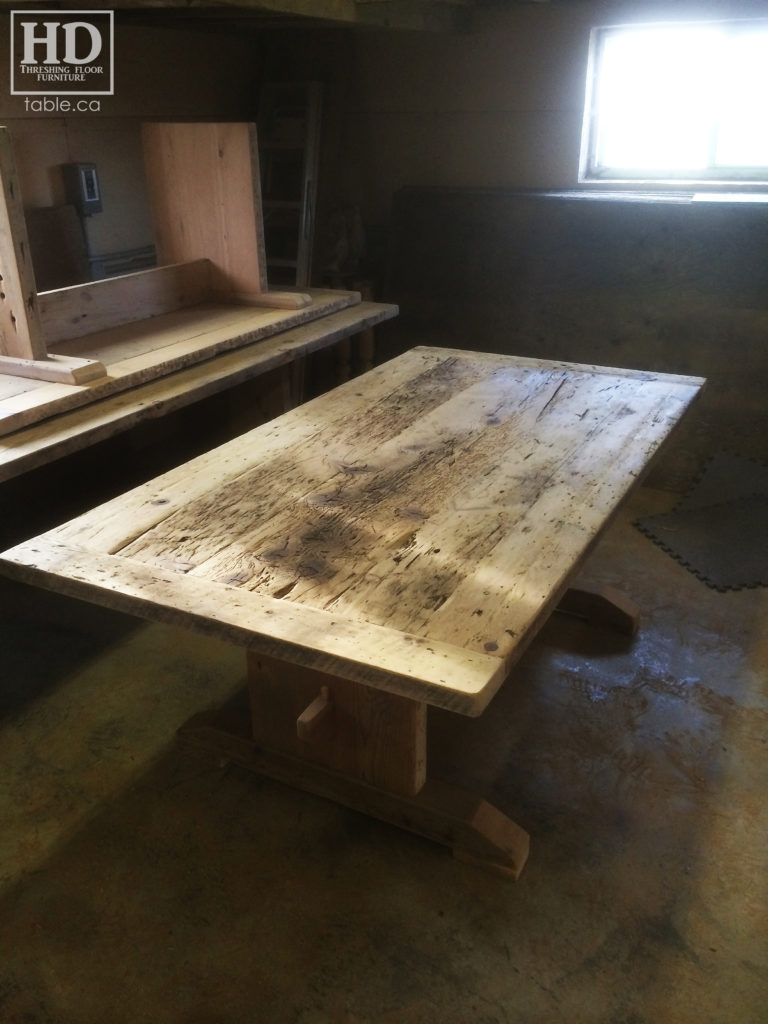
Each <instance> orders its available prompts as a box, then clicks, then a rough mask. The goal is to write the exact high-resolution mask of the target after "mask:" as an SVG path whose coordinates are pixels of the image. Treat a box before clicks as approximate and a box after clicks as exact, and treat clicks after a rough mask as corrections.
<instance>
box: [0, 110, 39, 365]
mask: <svg viewBox="0 0 768 1024" xmlns="http://www.w3.org/2000/svg"><path fill="white" fill-rule="evenodd" d="M0 355H6V356H16V357H18V358H20V359H45V356H46V347H45V341H44V338H43V331H42V326H41V323H40V311H39V309H38V302H37V286H36V284H35V273H34V270H33V267H32V253H31V251H30V248H29V239H28V238H27V226H26V223H25V220H24V207H23V205H22V198H21V187H20V185H19V181H18V177H17V174H16V164H15V161H14V159H13V150H12V148H11V140H10V136H9V134H8V130H7V128H0Z"/></svg>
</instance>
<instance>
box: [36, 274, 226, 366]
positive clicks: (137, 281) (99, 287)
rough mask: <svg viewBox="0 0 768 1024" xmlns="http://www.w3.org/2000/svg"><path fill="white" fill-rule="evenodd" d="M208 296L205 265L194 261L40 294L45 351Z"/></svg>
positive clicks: (209, 281)
mask: <svg viewBox="0 0 768 1024" xmlns="http://www.w3.org/2000/svg"><path fill="white" fill-rule="evenodd" d="M211 291H212V288H211V263H210V260H195V261H194V262H193V263H177V264H174V265H173V266H168V267H153V268H152V269H151V270H141V271H138V272H137V273H135V274H122V275H121V276H119V277H110V278H106V279H105V280H103V281H89V282H88V283H87V284H77V285H71V286H70V287H69V288H57V289H55V290H54V291H50V292H40V293H39V294H38V303H39V307H40V321H41V323H42V328H43V336H44V338H45V342H46V345H47V347H48V348H49V349H50V348H52V347H53V346H55V345H58V344H59V343H60V342H62V341H70V340H72V339H79V338H82V337H83V335H89V334H94V333H95V332H96V331H106V330H110V329H111V328H113V327H120V326H122V325H123V324H130V323H135V322H136V321H138V320H146V319H148V318H149V317H153V316H160V314H162V313H171V312H173V311H174V310H177V309H186V308H187V307H189V306H199V305H201V304H202V303H204V302H207V301H209V299H210V298H211Z"/></svg>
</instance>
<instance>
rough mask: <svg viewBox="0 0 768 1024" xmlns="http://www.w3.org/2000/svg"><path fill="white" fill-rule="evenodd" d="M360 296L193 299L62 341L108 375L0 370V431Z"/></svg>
mask: <svg viewBox="0 0 768 1024" xmlns="http://www.w3.org/2000/svg"><path fill="white" fill-rule="evenodd" d="M359 301H360V296H359V294H358V293H357V292H331V291H317V292H314V293H313V302H312V305H311V306H308V307H305V308H303V309H296V310H274V309H262V308H259V307H247V306H242V305H240V306H229V305H225V306H206V305H203V306H194V307H191V308H189V309H185V310H178V311H176V312H174V313H165V314H161V315H159V316H156V317H151V318H150V319H148V320H141V321H138V322H136V323H132V324H127V325H124V326H122V327H115V328H112V329H111V330H108V331H97V332H95V333H94V334H92V335H88V336H87V338H79V339H77V340H72V341H67V342H62V343H61V344H59V345H57V346H56V347H55V354H61V355H67V356H73V357H76V358H83V359H93V360H96V361H98V362H101V363H103V364H104V366H105V368H106V369H107V373H108V375H109V376H108V378H107V379H102V380H99V381H94V382H91V383H89V384H86V385H84V386H82V387H76V386H75V387H73V386H70V385H63V384H52V383H47V382H44V381H33V380H29V381H25V382H24V384H23V385H22V386H20V385H19V382H18V378H12V377H7V376H5V377H4V376H3V375H2V374H0V436H2V435H3V434H9V433H12V432H13V431H15V430H20V429H22V428H24V427H28V426H30V425H32V424H34V423H39V422H40V421H41V420H44V419H47V418H49V417H51V416H56V415H59V414H61V413H66V412H70V411H71V410H73V409H77V408H80V407H82V406H84V405H87V404H88V403H90V402H95V401H99V400H100V399H102V398H107V397H109V396H110V395H113V394H117V393H118V392H120V391H125V390H127V389H128V388H132V387H136V386H138V385H141V384H145V383H147V382H148V381H151V380H155V379H157V378H158V377H162V376H165V375H167V374H170V373H175V372H177V371H178V370H182V369H184V368H185V367H188V366H192V365H194V364H195V363H199V362H202V361H203V360H206V359H211V358H213V357H215V356H217V355H219V354H220V353H223V352H228V351H230V350H232V349H235V348H239V347H242V346H244V345H250V344H253V343H254V342H256V341H259V340H261V339H262V338H268V337H271V336H272V335H274V334H277V333H279V332H280V331H285V330H289V329H291V328H293V327H297V326H299V325H301V324H304V323H309V322H311V321H313V320H316V319H318V318H320V317H322V316H325V315H327V314H328V313H333V312H337V311H339V310H341V309H345V308H347V307H348V306H353V305H357V304H358V303H359Z"/></svg>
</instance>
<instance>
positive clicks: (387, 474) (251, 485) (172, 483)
mask: <svg viewBox="0 0 768 1024" xmlns="http://www.w3.org/2000/svg"><path fill="white" fill-rule="evenodd" d="M702 384H703V382H702V380H701V379H700V378H691V377H680V376H671V375H663V374H650V373H648V374H644V373H640V372H637V371H624V370H614V369H609V368H603V367H589V366H580V365H575V364H563V363H549V362H543V361H539V360H531V359H520V358H516V357H509V356H498V355H490V354H477V353H465V352H459V351H451V350H443V349H424V348H419V349H414V350H412V351H411V352H408V353H406V354H405V355H403V356H400V357H398V358H397V359H395V360H393V361H391V362H390V363H386V364H383V365H382V366H379V367H377V368H376V369H374V370H372V371H371V372H370V373H368V374H366V375H365V376H364V377H361V378H356V379H355V380H352V381H350V382H348V383H347V384H345V385H343V386H341V387H340V388H337V389H336V390H335V391H334V392H331V393H330V394H328V395H324V396H322V397H321V398H319V399H316V400H314V401H313V402H309V403H307V405H305V406H302V407H300V408H298V409H295V410H293V411H292V412H290V413H288V414H286V415H284V416H281V417H280V418H279V419H278V420H275V421H273V422H271V423H269V424H265V425H264V426H263V427H259V428H257V429H256V430H255V431H251V432H250V433H248V434H245V435H243V436H242V437H240V438H238V439H236V440H235V441H233V442H230V443H229V444H228V445H224V446H222V447H221V448H219V449H217V450H216V451H215V452H213V453H209V454H208V455H207V456H203V457H202V458H200V459H195V460H192V461H191V462H189V463H188V464H187V465H186V466H183V467H179V468H178V469H176V470H174V471H172V472H171V473H168V474H165V475H164V476H163V477H160V478H158V479H157V480H155V481H152V482H151V483H149V484H146V485H144V486H143V487H141V488H137V489H136V490H134V491H132V492H129V493H128V494H126V495H123V496H121V497H120V498H117V499H115V500H114V501H112V502H109V503H107V504H106V505H104V506H102V507H101V508H99V509H97V510H94V511H93V512H91V513H89V514H87V515H85V516H82V517H80V518H79V519H76V520H73V521H72V522H71V523H69V524H65V525H64V526H62V527H60V528H57V529H56V530H54V531H51V533H50V534H47V535H43V536H42V537H40V538H37V539H36V540H35V541H34V542H30V543H29V544H28V545H26V546H22V548H20V549H16V550H15V551H11V552H8V553H6V555H5V556H4V563H3V564H4V571H9V570H10V571H14V572H15V574H16V575H19V574H20V575H21V578H26V579H28V580H29V581H32V582H34V581H35V580H36V579H40V580H44V581H45V582H47V584H48V585H51V586H53V587H54V588H57V587H61V586H63V585H73V584H76V585H77V587H78V589H79V590H80V592H81V593H82V594H83V596H90V597H91V598H92V599H93V600H96V601H101V602H105V601H106V600H107V599H109V600H114V599H115V598H114V595H115V594H121V595H122V597H123V599H124V604H123V605H122V606H125V607H129V608H130V607H133V608H134V610H135V611H136V613H137V614H140V615H146V616H148V617H153V616H155V615H159V614H160V613H159V611H158V609H159V608H160V607H161V606H162V608H164V609H165V610H164V611H163V615H167V614H168V610H169V609H173V611H174V615H175V621H177V622H179V623H181V624H185V623H186V624H188V625H189V626H190V627H191V628H203V627H204V628H207V629H210V630H213V631H215V632H221V633H222V634H224V633H227V635H229V636H230V638H231V636H232V635H233V631H232V630H231V629H229V632H228V631H227V629H224V628H222V627H221V626H220V625H219V624H220V623H222V622H224V623H226V624H227V625H228V627H231V626H232V625H236V626H237V630H235V632H237V634H238V636H240V637H241V638H242V639H244V640H245V642H246V646H255V647H257V648H258V649H260V650H262V651H264V653H268V654H271V655H273V656H275V657H278V658H282V659H284V660H286V661H295V662H297V663H300V664H303V665H308V666H311V667H316V668H318V669H319V670H321V671H325V672H332V673H335V674H337V675H340V676H342V677H344V678H347V679H351V680H354V681H357V682H363V683H367V684H368V685H373V686H378V687H381V688H383V689H387V690H390V691H391V692H395V693H400V694H402V695H404V696H409V697H412V698H414V699H418V700H423V701H426V702H428V703H435V704H440V705H443V706H446V707H451V708H453V709H455V710H460V711H462V712H464V713H466V714H479V713H480V712H481V711H482V709H483V708H484V707H485V706H486V705H487V703H488V701H489V700H490V699H491V697H492V696H493V693H494V692H495V691H496V689H497V688H498V686H499V685H500V684H501V682H502V681H503V679H504V677H505V675H506V674H507V672H508V670H509V668H510V667H511V665H512V664H513V663H514V662H515V661H516V660H517V658H518V657H519V656H520V654H521V653H522V651H523V650H524V649H525V646H526V645H527V643H528V642H529V641H530V639H531V638H532V637H533V636H534V635H535V633H536V631H537V629H538V628H539V626H540V625H541V624H542V622H543V621H544V619H545V618H546V616H547V615H548V614H549V612H550V611H551V610H552V608H553V607H554V606H555V604H556V603H557V601H558V599H559V598H560V596H561V595H562V593H563V592H564V591H565V589H566V587H567V584H568V580H569V578H570V577H571V575H572V574H573V572H574V570H575V569H576V568H577V567H578V565H579V564H580V562H581V561H582V559H583V558H584V556H585V555H586V553H587V552H588V550H589V549H590V547H591V546H592V544H593V543H594V542H595V540H596V539H597V537H598V536H599V534H600V531H601V530H602V528H603V527H604V526H605V524H606V523H607V522H608V521H609V520H610V518H611V516H612V515H613V513H614V512H615V510H616V509H617V507H618V506H619V504H620V503H621V501H622V500H623V498H624V497H625V496H626V495H627V493H628V492H629V491H630V490H631V488H632V487H633V486H634V485H635V483H636V482H637V481H638V479H639V478H640V477H641V475H642V474H643V473H644V472H645V470H646V469H647V468H648V465H649V464H650V462H651V461H652V459H653V457H654V455H655V454H656V452H657V451H658V449H659V447H660V445H661V444H662V443H663V441H664V440H665V439H666V438H667V436H668V435H669V434H670V432H671V431H672V430H673V428H674V426H675V424H676V423H677V422H678V420H679V419H680V417H681V416H682V415H683V413H684V411H685V409H686V408H687V407H688V406H689V404H690V403H691V402H692V401H693V399H694V398H695V397H696V395H697V394H698V392H699V390H700V388H701V386H702ZM57 565H58V566H59V568H57ZM169 566H170V567H172V568H171V569H169ZM174 580H175V583H174ZM105 592H109V593H110V594H112V595H113V596H112V597H110V598H107V597H105ZM129 598H130V599H129ZM195 602H199V603H197V604H196V603H195ZM225 606H226V608H227V611H226V612H224V611H223V609H224V607H225ZM246 608H247V609H249V610H248V611H247V612H246V611H245V609H246ZM251 609H253V611H251ZM257 609H258V612H257V611H256V610H257ZM246 623H247V625H246ZM249 629H250V630H251V636H252V637H253V641H254V642H253V643H248V641H247V633H248V630H249ZM240 631H244V632H240ZM348 631H351V633H349V632H348ZM341 636H347V637H348V636H354V638H355V642H356V643H359V644H360V646H361V650H358V649H355V651H354V657H352V656H351V655H350V653H349V652H346V651H344V650H342V648H341V647H339V637H341ZM396 638H400V641H399V642H398V641H397V640H396ZM363 649H364V653H363ZM398 659H401V660H398ZM473 659H476V660H473Z"/></svg>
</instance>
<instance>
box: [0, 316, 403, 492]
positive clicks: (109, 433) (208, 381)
mask: <svg viewBox="0 0 768 1024" xmlns="http://www.w3.org/2000/svg"><path fill="white" fill-rule="evenodd" d="M396 313H397V307H396V306H392V305H387V304H384V303H374V302H365V303H360V304H359V305H356V306H351V307H348V308H347V309H343V310H340V311H339V312H337V313H330V314H329V315H328V316H325V317H322V318H321V319H318V320H313V321H311V322H310V323H308V324H303V325H302V326H300V327H295V328H293V329H292V330H289V331H284V332H281V333H279V334H276V335H273V336H272V337H269V338H265V339H264V340H262V341H260V342H258V343H256V344H255V345H250V346H246V347H245V348H242V349H235V350H234V351H233V352H228V353H224V354H223V355H220V356H218V357H216V358H215V359H212V360H208V361H206V362H204V363H200V364H198V365H195V366H191V367H188V368H187V369H186V370H181V371H179V372H178V373H175V374H172V375H171V376H169V377H164V378H162V379H161V380H157V381H152V382H150V383H149V384H144V385H140V386H138V387H136V388H132V389H130V390H129V391H125V392H121V393H119V394H117V395H113V396H112V397H111V398H106V399H103V400H102V401H100V402H94V403H91V404H90V405H87V406H84V407H83V408H80V409H75V410H73V411H72V412H70V413H64V414H63V415H61V416H57V417H56V418H55V419H52V420H48V421H45V422H44V423H40V424H37V425H35V426H31V427H27V428H26V429H24V430H19V431H16V432H15V433H13V434H9V435H8V436H6V437H5V438H3V441H2V443H1V444H0V482H2V481H3V480H9V479H11V478H12V477H14V476H18V475H19V474H20V473H25V472H28V471H29V470H31V469H36V468H37V467H38V466H43V465H45V464H46V463H48V462H51V461H52V460H53V459H56V458H61V457H63V456H64V455H68V454H70V453H71V452H75V451H79V450H80V449H81V448H85V447H87V446H88V445H91V444H95V443H96V442H98V441H103V440H106V439H107V438H110V437H113V436H114V435H115V434H118V433H120V432H122V431H125V430H129V429H130V428H131V427H133V426H135V425H136V424H137V423H141V422H144V421H146V420H150V419H155V418H158V417H160V416H164V415H166V414H167V413H170V412H173V411H174V410H176V409H180V408H183V407H184V406H186V405H189V404H191V403H192V402H196V401H199V400H201V399H203V398H207V397H208V396H210V395H214V394H217V393H218V392H221V391H224V390H226V389H227V388H230V387H234V386H235V385H237V384H240V383H242V382H243V381H246V380H251V379H252V378H254V377H256V376H258V375H260V374H263V373H268V372H269V371H270V370H273V369H276V368H277V367H279V366H284V365H286V364H287V363H290V362H294V363H295V361H296V360H301V359H302V357H303V356H305V355H308V354H309V353H311V352H316V351H318V350H319V349H321V348H327V347H329V346H331V345H334V344H336V343H338V341H339V339H341V338H346V337H348V335H350V334H355V333H356V332H357V331H359V330H361V329H365V328H371V327H373V326H375V325H376V324H378V323H381V322H382V321H383V320H387V319H390V318H391V317H393V316H395V315H396Z"/></svg>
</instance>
